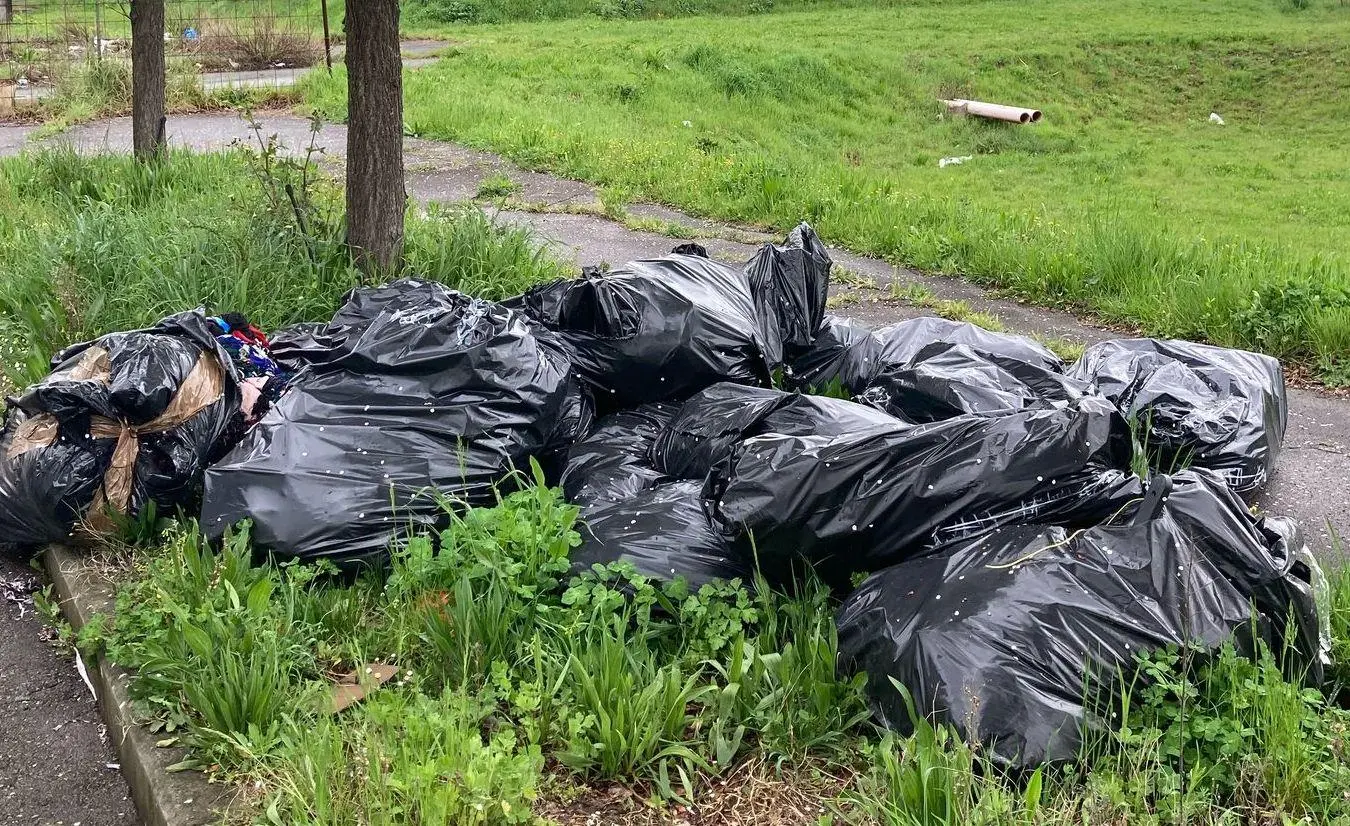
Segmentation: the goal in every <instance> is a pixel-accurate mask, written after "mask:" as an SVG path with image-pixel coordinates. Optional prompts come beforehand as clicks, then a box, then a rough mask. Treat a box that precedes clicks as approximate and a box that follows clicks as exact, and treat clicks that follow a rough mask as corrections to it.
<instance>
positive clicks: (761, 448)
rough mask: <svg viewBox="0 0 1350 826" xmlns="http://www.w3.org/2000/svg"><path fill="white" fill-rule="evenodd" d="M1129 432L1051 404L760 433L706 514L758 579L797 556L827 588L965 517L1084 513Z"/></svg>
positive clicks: (1103, 405) (1094, 404) (1075, 408)
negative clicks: (752, 564)
mask: <svg viewBox="0 0 1350 826" xmlns="http://www.w3.org/2000/svg"><path fill="white" fill-rule="evenodd" d="M1130 448H1131V441H1130V434H1129V430H1128V428H1127V426H1126V424H1125V422H1124V420H1123V419H1122V418H1121V416H1120V414H1119V413H1118V412H1117V411H1116V409H1115V408H1114V407H1113V406H1112V405H1111V404H1110V402H1107V401H1106V400H1104V399H1099V398H1094V397H1087V398H1084V399H1082V400H1080V401H1079V402H1078V403H1076V404H1074V405H1070V406H1067V407H1065V408H1062V409H1048V410H1030V411H1022V412H1018V413H1009V414H1004V415H999V416H962V417H959V418H955V419H948V420H947V421H944V422H938V423H935V424H928V425H917V426H911V425H905V424H903V423H899V422H897V423H895V424H890V425H876V426H873V427H870V428H866V429H861V430H857V431H854V432H848V433H843V434H839V435H791V436H789V435H781V434H766V435H761V436H755V437H753V438H750V439H748V440H746V441H744V442H741V443H740V444H739V445H737V446H736V448H735V449H734V450H733V451H732V453H731V456H730V457H729V458H728V459H727V460H726V461H724V462H722V463H721V464H720V465H719V466H718V467H717V468H716V469H714V471H713V473H712V474H711V475H710V476H709V479H708V487H707V489H706V491H705V495H706V496H707V498H708V499H710V500H712V501H713V502H714V518H715V519H716V520H717V521H718V522H719V523H720V524H721V525H723V527H724V528H725V529H726V530H727V531H729V532H734V533H736V534H738V535H739V536H740V537H741V541H742V542H743V543H753V545H754V547H755V548H756V549H757V551H758V554H759V560H760V563H761V565H762V567H764V569H765V570H766V571H770V570H774V571H779V570H785V569H786V568H788V567H790V566H791V564H792V563H793V562H794V561H795V560H796V559H797V558H799V557H800V558H802V559H804V560H805V561H806V562H808V563H810V564H812V565H814V566H815V567H816V569H817V571H818V572H819V573H820V574H821V576H822V577H823V578H824V579H825V580H826V581H829V582H831V583H832V584H835V585H840V584H842V583H846V582H847V581H848V577H849V575H851V574H852V573H854V572H856V571H870V570H876V569H878V568H882V567H885V566H887V565H892V564H894V563H896V562H899V561H900V560H902V559H905V558H906V557H908V556H910V555H912V554H914V553H917V552H919V551H920V550H922V549H923V548H924V547H925V546H926V545H927V544H929V543H931V542H932V540H933V537H934V535H935V533H936V532H938V531H940V530H941V529H943V528H944V527H947V526H951V525H959V524H962V523H963V522H965V521H967V520H969V519H971V518H972V515H977V516H980V517H982V518H984V519H986V522H985V524H989V523H990V520H993V519H1013V518H1018V517H1019V516H1020V517H1022V518H1032V517H1034V516H1035V514H1036V513H1037V512H1038V511H1039V510H1040V509H1042V508H1053V509H1054V510H1055V511H1056V512H1059V513H1072V512H1073V511H1074V510H1075V509H1077V508H1080V507H1085V508H1094V505H1093V501H1092V500H1093V497H1094V496H1095V495H1096V494H1097V493H1098V492H1099V491H1098V485H1099V484H1100V481H1101V479H1102V478H1103V475H1104V474H1106V473H1107V472H1109V471H1110V470H1112V469H1117V470H1119V469H1124V468H1127V467H1128V465H1129V461H1130V455H1131V451H1130Z"/></svg>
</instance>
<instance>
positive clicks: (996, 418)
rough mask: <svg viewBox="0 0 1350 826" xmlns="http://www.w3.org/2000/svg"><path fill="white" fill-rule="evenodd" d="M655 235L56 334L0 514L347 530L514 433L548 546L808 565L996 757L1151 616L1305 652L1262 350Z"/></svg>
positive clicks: (892, 667)
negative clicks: (498, 287)
mask: <svg viewBox="0 0 1350 826" xmlns="http://www.w3.org/2000/svg"><path fill="white" fill-rule="evenodd" d="M682 249H684V250H686V251H684V252H681V253H677V254H672V255H670V256H667V257H665V258H661V259H657V260H650V261H638V262H633V263H630V264H628V265H626V266H625V267H623V268H620V269H615V270H610V271H603V272H602V271H599V270H593V269H587V270H586V271H584V272H583V275H582V277H581V278H578V279H574V280H563V281H558V282H554V283H549V284H543V285H540V286H538V287H536V288H534V289H532V290H530V291H529V292H527V293H525V294H524V295H522V296H519V297H517V298H515V299H512V300H510V301H507V302H503V303H494V302H489V301H483V300H480V299H475V298H471V297H469V296H466V295H463V294H460V293H458V292H456V291H454V290H451V289H449V288H447V287H445V286H443V285H441V284H438V283H435V282H424V281H418V280H412V279H405V280H400V281H395V282H393V283H390V284H387V285H384V286H379V287H370V288H361V289H356V290H353V291H352V292H351V293H349V294H348V295H347V297H346V299H345V301H344V303H343V305H342V307H341V308H340V309H339V310H338V311H337V313H336V314H335V315H334V316H333V318H332V320H331V321H330V322H329V323H327V324H310V325H301V326H298V327H293V328H289V329H286V330H283V331H280V332H279V333H276V334H275V335H273V336H272V337H271V339H268V338H267V337H266V336H263V335H262V334H261V333H260V332H259V331H256V330H252V328H251V327H247V325H246V323H243V326H242V329H243V333H241V332H240V330H241V321H240V320H239V319H237V318H235V319H229V318H227V319H221V318H208V317H207V316H206V315H205V314H204V313H202V312H200V311H198V312H195V313H183V314H180V315H178V316H174V317H173V318H170V319H166V320H165V321H163V322H161V323H160V324H159V325H157V326H156V327H154V328H151V329H148V330H141V331H134V332H128V333H115V334H112V335H109V336H105V337H104V338H102V339H99V340H98V341H96V342H91V343H89V344H85V345H79V346H77V347H75V348H71V349H69V350H67V351H65V352H63V353H62V354H61V355H59V356H58V357H57V359H56V360H55V363H54V365H53V367H54V371H53V372H52V374H51V375H50V376H49V377H48V378H47V379H45V380H44V381H43V382H41V383H39V384H38V385H36V386H34V387H32V388H29V389H28V390H27V391H26V392H25V393H23V394H22V395H20V396H18V397H16V398H12V399H10V400H9V412H8V415H7V421H6V426H5V430H4V435H3V439H0V537H3V541H7V542H10V543H14V544H32V545H36V544H43V543H51V542H65V541H69V540H70V538H71V537H78V536H80V535H82V534H84V533H87V532H91V531H92V532H97V531H98V530H100V529H102V530H106V529H107V524H108V520H109V519H111V520H113V521H116V519H117V518H118V517H121V518H126V519H133V518H136V517H137V515H138V514H141V513H143V512H144V511H145V509H147V508H148V507H150V506H151V505H152V504H153V506H154V507H155V508H157V509H159V510H160V511H161V512H164V511H169V510H172V509H174V508H182V509H187V510H189V512H195V511H196V509H198V508H199V509H200V510H199V513H200V518H201V524H202V526H203V529H204V530H205V531H206V532H207V534H208V535H209V536H212V537H218V536H220V535H222V534H223V533H224V532H225V531H226V530H229V529H231V528H232V527H233V526H235V525H236V524H237V523H239V522H241V521H242V520H250V521H251V522H252V536H253V539H254V541H255V543H256V545H257V547H258V548H259V549H260V550H262V551H265V552H268V553H271V554H273V555H276V556H278V557H288V558H300V559H306V560H316V559H327V560H331V561H332V562H334V563H336V564H338V565H339V566H342V567H347V568H352V567H358V566H361V565H370V564H375V565H378V564H380V563H381V562H382V561H384V560H386V559H387V554H388V548H389V546H390V543H392V542H397V541H399V539H400V538H401V537H403V536H406V535H407V534H408V533H409V532H410V531H415V530H418V529H419V528H425V527H429V526H433V525H434V524H436V523H437V521H438V520H440V519H443V518H444V514H445V505H446V504H447V503H450V504H451V505H452V506H456V505H462V506H468V505H474V504H486V503H491V502H493V501H495V497H496V496H497V495H498V494H499V493H500V492H501V491H503V490H506V489H509V488H510V487H511V486H513V485H516V484H520V483H521V482H522V480H525V479H527V477H528V473H529V468H530V463H531V461H532V460H534V461H537V462H538V463H539V465H540V467H541V468H542V470H543V472H544V473H545V474H546V475H547V476H548V478H549V480H550V481H551V482H556V483H558V484H560V485H561V487H562V490H563V492H564V495H565V496H566V498H567V499H568V500H569V501H571V502H573V503H575V504H576V505H577V506H578V507H579V509H580V516H581V533H582V536H583V540H582V544H581V546H580V547H579V548H577V549H575V551H574V555H573V560H574V563H575V565H576V567H577V568H578V569H579V570H581V569H586V568H588V567H590V566H592V565H595V564H608V563H612V562H617V561H624V562H628V563H631V564H632V565H633V566H634V567H635V568H636V569H637V570H638V571H639V572H641V573H643V574H646V575H648V576H651V577H655V578H658V579H667V580H668V579H675V578H684V579H686V580H687V581H689V582H690V584H692V585H695V586H698V585H701V584H703V583H706V582H710V581H713V580H716V579H724V580H729V579H734V578H740V579H741V580H742V581H745V582H749V581H750V580H751V577H752V574H754V573H756V572H758V573H760V574H762V575H763V576H764V578H765V580H766V581H767V582H769V583H770V584H771V585H773V586H775V587H784V588H791V587H792V585H793V583H794V582H797V581H799V577H801V576H802V575H804V574H805V573H806V572H807V570H808V569H811V570H813V571H814V572H815V574H816V575H818V576H820V577H821V578H823V579H824V580H825V581H826V582H828V583H829V584H830V585H831V586H833V587H834V588H835V589H837V591H838V592H839V593H840V594H841V596H842V597H843V604H842V607H841V608H840V611H839V615H838V625H839V634H840V652H841V663H840V665H841V667H842V668H845V669H848V670H864V671H866V672H867V674H868V680H869V683H868V686H869V693H870V696H871V700H872V703H873V707H874V709H875V711H876V713H877V714H878V716H879V717H880V719H882V720H883V721H884V722H886V723H887V724H889V725H893V726H895V727H898V728H901V729H903V728H905V727H907V726H908V725H909V719H908V716H907V713H906V704H905V702H904V699H903V697H902V695H901V694H900V692H899V691H897V690H896V689H895V687H894V684H893V682H892V680H894V681H897V682H898V683H899V684H901V685H903V686H904V687H905V688H906V689H907V691H908V692H909V693H910V694H911V695H912V697H913V701H914V704H915V706H916V707H917V708H919V709H920V710H921V711H923V712H925V713H927V714H929V715H930V716H932V717H934V718H936V719H939V720H943V721H946V722H950V723H952V724H954V725H955V726H957V727H958V728H960V729H961V730H962V732H963V734H964V735H965V736H966V737H968V738H970V739H972V740H980V741H983V742H985V743H986V744H988V745H989V747H990V753H991V754H992V755H994V756H995V757H996V758H997V759H998V760H999V761H1000V762H1002V763H1004V764H1006V765H1009V766H1014V767H1016V766H1029V765H1035V764H1038V763H1040V762H1042V761H1045V760H1057V759H1068V758H1072V757H1073V756H1074V754H1075V753H1076V750H1077V747H1078V744H1079V742H1080V739H1081V737H1082V736H1083V732H1084V731H1085V730H1086V729H1088V728H1091V727H1092V726H1096V725H1101V721H1100V720H1098V719H1097V718H1096V717H1095V716H1094V714H1093V713H1092V712H1091V711H1090V710H1089V709H1086V708H1085V707H1084V702H1083V698H1084V696H1085V694H1084V689H1085V686H1087V685H1089V684H1091V683H1093V681H1094V680H1107V679H1108V678H1109V677H1110V676H1111V675H1113V674H1117V673H1119V671H1120V669H1121V668H1124V667H1128V665H1129V664H1130V662H1131V660H1132V658H1133V657H1134V656H1135V655H1136V654H1137V653H1140V652H1144V651H1148V650H1151V649H1155V648H1158V647H1161V646H1165V645H1168V644H1182V643H1187V642H1194V641H1198V642H1201V643H1204V644H1207V645H1219V644H1221V643H1223V642H1225V641H1228V640H1241V639H1244V638H1245V640H1246V641H1247V643H1248V644H1250V643H1251V641H1252V639H1253V637H1252V633H1251V632H1252V631H1254V632H1255V634H1256V636H1257V638H1259V639H1260V640H1261V641H1262V642H1264V643H1265V644H1266V645H1269V646H1271V647H1272V648H1273V649H1275V650H1277V651H1279V652H1281V653H1282V654H1283V655H1284V657H1285V660H1286V661H1287V662H1291V663H1292V664H1293V667H1294V668H1295V669H1297V670H1299V671H1300V672H1301V673H1302V674H1303V675H1306V677H1307V678H1308V679H1309V680H1310V681H1313V682H1315V681H1317V680H1319V679H1320V676H1321V668H1322V663H1323V658H1324V655H1325V645H1326V642H1325V633H1324V630H1323V625H1324V622H1325V620H1324V619H1323V614H1321V613H1319V610H1318V599H1319V594H1320V591H1321V588H1322V583H1321V574H1320V572H1319V570H1318V567H1317V565H1316V562H1315V561H1314V560H1313V558H1312V556H1311V555H1310V554H1309V552H1308V549H1307V548H1306V546H1305V545H1304V542H1303V540H1302V538H1301V536H1300V534H1299V531H1298V530H1297V528H1296V527H1295V526H1294V525H1293V524H1292V523H1290V522H1288V521H1285V520H1280V519H1275V518H1257V517H1255V516H1253V515H1252V514H1251V513H1250V511H1249V510H1248V508H1247V507H1246V505H1245V504H1244V502H1243V500H1242V499H1241V498H1240V497H1241V495H1245V494H1249V493H1252V492H1254V491H1256V490H1258V489H1260V487H1261V486H1262V485H1263V484H1264V483H1265V481H1266V480H1267V478H1268V477H1269V475H1270V473H1271V471H1272V470H1273V468H1274V465H1275V461H1276V458H1277V456H1278V453H1279V449H1280V443H1281V440H1282V438H1283V435H1284V430H1285V420H1286V411H1287V405H1286V396H1285V387H1284V378H1283V374H1282V372H1281V369H1280V365H1279V363H1278V362H1277V361H1275V360H1274V359H1271V358H1268V357H1266V356H1261V355H1257V354H1253V353H1246V352H1240V351H1235V350H1229V349H1223V348H1218V347H1210V346H1204V345H1199V344H1193V343H1189V342H1181V341H1156V340H1151V339H1130V340H1120V341H1109V342H1105V343H1102V344H1098V345H1096V346H1094V347H1091V348H1089V349H1088V350H1087V352H1086V353H1085V354H1084V355H1083V357H1082V358H1081V359H1080V360H1079V361H1078V362H1077V363H1075V364H1072V365H1068V364H1065V363H1064V362H1063V361H1062V360H1061V359H1059V358H1058V357H1057V356H1056V355H1055V354H1054V353H1052V352H1051V351H1050V350H1048V349H1047V348H1045V347H1044V346H1042V345H1041V344H1039V343H1037V342H1035V341H1033V340H1030V339H1026V338H1022V337H1020V336H1014V335H1007V334H1003V333H996V332H991V331H988V330H984V329H981V328H979V327H976V326H973V325H970V324H964V323H958V322H953V321H947V320H943V319H936V318H916V319H912V320H909V321H903V322H901V323H899V324H894V325H891V326H888V327H884V328H882V329H877V330H869V329H867V328H865V327H863V326H861V325H859V324H857V323H855V322H853V321H850V320H848V319H845V318H838V317H831V316H828V315H827V314H826V298H827V293H828V290H829V278H830V269H831V261H830V257H829V255H828V253H827V251H826V249H825V247H824V246H823V245H822V244H821V242H820V241H819V239H818V238H817V237H816V235H815V233H814V232H813V231H812V230H811V228H810V227H808V226H806V225H802V226H801V227H798V228H797V229H796V230H795V231H793V232H792V233H791V235H790V236H789V237H788V239H787V241H786V242H785V243H784V244H783V245H773V244H770V245H766V246H765V247H764V248H762V249H761V250H760V251H759V252H758V253H757V254H756V255H755V256H754V258H753V259H752V260H751V261H750V262H749V263H748V264H746V265H745V266H743V267H738V266H729V265H726V264H723V263H719V262H717V261H714V260H712V259H710V258H708V257H707V256H706V255H705V254H701V250H698V249H696V248H682ZM255 334H256V335H255ZM203 371H205V372H206V373H209V375H202V373H203ZM1137 456H1146V457H1147V458H1148V460H1149V461H1150V462H1151V463H1152V465H1153V471H1154V473H1152V474H1151V475H1150V478H1149V479H1147V480H1145V479H1141V478H1140V477H1139V476H1138V475H1136V473H1135V472H1134V471H1135V470H1136V469H1137V464H1136V462H1137V460H1136V457H1137ZM858 582H861V584H860V585H856V583H858ZM855 585H856V587H855Z"/></svg>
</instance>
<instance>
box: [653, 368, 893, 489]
mask: <svg viewBox="0 0 1350 826" xmlns="http://www.w3.org/2000/svg"><path fill="white" fill-rule="evenodd" d="M896 423H897V422H896V420H895V418H894V417H892V416H889V415H887V414H886V413H884V412H882V411H879V410H875V409H873V408H870V407H867V406H865V405H861V404H854V403H853V402H850V401H845V400H842V399H833V398H828V397H825V396H810V395H806V394H803V393H785V392H783V391H781V390H772V389H769V388H765V387H745V386H743V385H737V384H729V383H722V384H714V385H713V386H712V387H709V388H707V389H706V390H702V391H700V392H698V393H695V394H694V395H693V396H690V397H689V399H688V400H686V401H685V403H684V404H682V405H680V408H679V412H678V413H676V415H675V416H674V417H673V418H672V419H671V420H670V421H669V422H668V423H667V424H666V425H665V426H664V427H662V428H661V431H660V435H659V436H658V437H657V439H656V442H655V444H654V445H653V446H652V449H651V463H652V466H653V467H655V468H656V469H657V470H659V471H661V472H663V473H666V474H669V475H671V476H674V477H676V478H680V479H703V478H704V477H706V476H707V475H708V473H709V472H710V471H711V470H712V469H713V467H714V466H715V465H717V464H718V463H720V462H722V461H724V460H725V459H726V458H727V457H728V456H729V455H730V454H731V451H732V449H733V448H734V447H735V446H736V445H737V444H738V443H740V442H742V441H744V440H745V439H747V438H750V437H751V436H758V435H761V434H764V433H775V434H781V435H788V436H811V435H815V436H837V435H842V434H845V433H852V432H856V431H858V430H863V429H866V428H869V427H875V426H883V427H884V426H886V425H891V424H896Z"/></svg>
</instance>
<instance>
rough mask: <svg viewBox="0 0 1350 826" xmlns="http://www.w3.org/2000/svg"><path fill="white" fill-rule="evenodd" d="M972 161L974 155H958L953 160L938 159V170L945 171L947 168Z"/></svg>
mask: <svg viewBox="0 0 1350 826" xmlns="http://www.w3.org/2000/svg"><path fill="white" fill-rule="evenodd" d="M973 160H975V156H974V155H958V156H956V157H954V158H939V159H938V169H946V168H947V167H949V166H956V165H957V164H962V163H965V162H966V161H973Z"/></svg>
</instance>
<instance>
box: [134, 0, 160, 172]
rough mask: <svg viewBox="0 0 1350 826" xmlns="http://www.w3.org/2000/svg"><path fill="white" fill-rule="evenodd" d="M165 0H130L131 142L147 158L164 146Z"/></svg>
mask: <svg viewBox="0 0 1350 826" xmlns="http://www.w3.org/2000/svg"><path fill="white" fill-rule="evenodd" d="M164 72H165V66H164V0H131V145H132V148H133V149H134V150H135V152H136V157H137V158H140V159H141V160H147V159H149V158H152V157H154V156H155V155H157V154H159V151H160V150H161V149H163V148H164Z"/></svg>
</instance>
